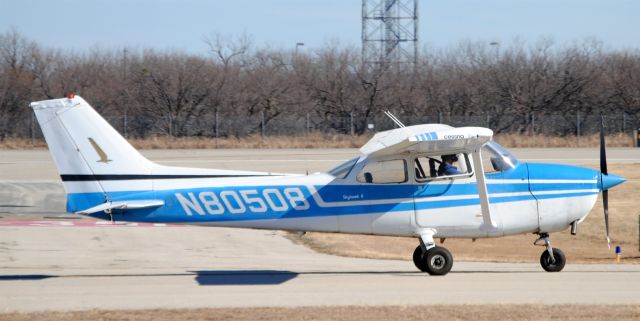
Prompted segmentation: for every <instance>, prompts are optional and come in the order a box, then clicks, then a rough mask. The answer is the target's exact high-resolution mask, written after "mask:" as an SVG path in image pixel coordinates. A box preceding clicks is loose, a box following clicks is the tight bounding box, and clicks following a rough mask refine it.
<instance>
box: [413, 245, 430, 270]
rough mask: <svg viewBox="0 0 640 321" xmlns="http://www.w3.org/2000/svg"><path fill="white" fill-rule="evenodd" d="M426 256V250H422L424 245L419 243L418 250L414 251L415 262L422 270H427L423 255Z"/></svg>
mask: <svg viewBox="0 0 640 321" xmlns="http://www.w3.org/2000/svg"><path fill="white" fill-rule="evenodd" d="M423 256H424V251H422V245H418V247H416V250H415V251H413V264H415V265H416V267H417V268H418V270H420V271H422V272H427V267H426V266H425V265H424V261H423V260H422V257H423Z"/></svg>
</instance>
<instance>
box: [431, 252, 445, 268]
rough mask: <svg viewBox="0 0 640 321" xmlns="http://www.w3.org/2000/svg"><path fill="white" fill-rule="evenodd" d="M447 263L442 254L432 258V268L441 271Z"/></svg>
mask: <svg viewBox="0 0 640 321" xmlns="http://www.w3.org/2000/svg"><path fill="white" fill-rule="evenodd" d="M446 263H447V260H446V259H445V258H444V256H442V255H440V254H437V255H434V256H433V257H432V258H431V266H433V268H434V269H437V270H440V269H442V268H443V267H444V266H445V264H446Z"/></svg>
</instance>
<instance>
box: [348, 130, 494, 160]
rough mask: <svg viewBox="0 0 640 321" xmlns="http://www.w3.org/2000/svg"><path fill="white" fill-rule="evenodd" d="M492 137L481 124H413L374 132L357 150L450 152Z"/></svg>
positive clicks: (468, 148)
mask: <svg viewBox="0 0 640 321" xmlns="http://www.w3.org/2000/svg"><path fill="white" fill-rule="evenodd" d="M492 136H493V131H492V130H491V129H488V128H483V127H460V128H453V127H450V126H447V125H417V126H411V127H404V128H398V129H394V130H389V131H385V132H381V133H378V134H376V135H375V136H373V138H371V140H369V142H367V143H366V144H365V145H364V146H362V148H360V151H361V152H362V153H363V154H368V155H370V156H375V157H377V156H385V155H394V154H399V153H403V152H406V151H411V152H418V153H430V152H433V153H451V154H453V153H456V152H463V151H467V152H473V151H474V150H477V149H479V148H480V147H482V145H484V144H485V143H487V142H488V141H490V140H491V137H492Z"/></svg>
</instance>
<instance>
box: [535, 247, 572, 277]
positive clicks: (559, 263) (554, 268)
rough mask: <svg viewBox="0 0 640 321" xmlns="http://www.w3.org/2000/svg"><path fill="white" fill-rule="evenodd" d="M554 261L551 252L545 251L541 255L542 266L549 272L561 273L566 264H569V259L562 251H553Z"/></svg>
mask: <svg viewBox="0 0 640 321" xmlns="http://www.w3.org/2000/svg"><path fill="white" fill-rule="evenodd" d="M552 251H553V259H551V254H549V251H547V250H545V251H544V252H542V255H540V265H542V268H543V269H544V270H545V271H547V272H560V271H562V269H563V268H564V264H565V263H566V262H567V258H566V257H565V256H564V253H562V251H560V249H553V250H552Z"/></svg>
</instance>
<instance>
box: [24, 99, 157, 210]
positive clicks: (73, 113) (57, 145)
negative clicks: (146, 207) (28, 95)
mask: <svg viewBox="0 0 640 321" xmlns="http://www.w3.org/2000/svg"><path fill="white" fill-rule="evenodd" d="M30 106H31V107H32V108H33V110H34V112H35V115H36V117H37V119H38V123H39V124H40V127H41V128H42V133H43V134H44V138H45V140H46V141H47V145H49V150H50V152H51V155H52V156H53V160H54V161H55V163H56V166H57V168H58V172H59V174H60V176H61V178H62V181H63V184H64V188H65V191H66V192H67V210H68V211H70V212H75V211H78V210H81V209H85V208H88V207H90V206H95V205H96V204H100V203H103V202H105V201H107V200H109V198H110V193H113V192H116V191H118V190H119V189H120V188H121V187H119V186H116V185H117V182H110V181H108V180H103V179H100V177H107V176H110V175H116V174H117V175H123V174H124V175H127V174H128V175H148V174H150V172H151V170H152V166H153V163H152V162H150V161H149V160H147V159H146V158H144V156H142V155H141V154H140V153H139V152H138V151H137V150H136V149H135V148H133V146H131V145H130V144H129V142H127V140H126V139H125V138H124V137H122V136H121V135H120V134H119V133H118V132H117V131H116V130H115V129H114V128H113V127H111V125H109V123H108V122H107V121H106V120H104V118H102V117H101V116H100V115H99V114H98V113H97V112H96V111H95V110H94V109H93V108H92V107H91V106H89V104H88V103H87V102H86V101H85V100H84V99H82V98H81V97H80V96H75V97H74V96H70V97H69V98H62V99H52V100H45V101H38V102H33V103H31V105H30ZM114 184H115V185H114ZM136 185H138V186H135V189H136V190H139V191H146V190H151V189H152V182H151V181H140V182H137V183H136Z"/></svg>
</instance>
